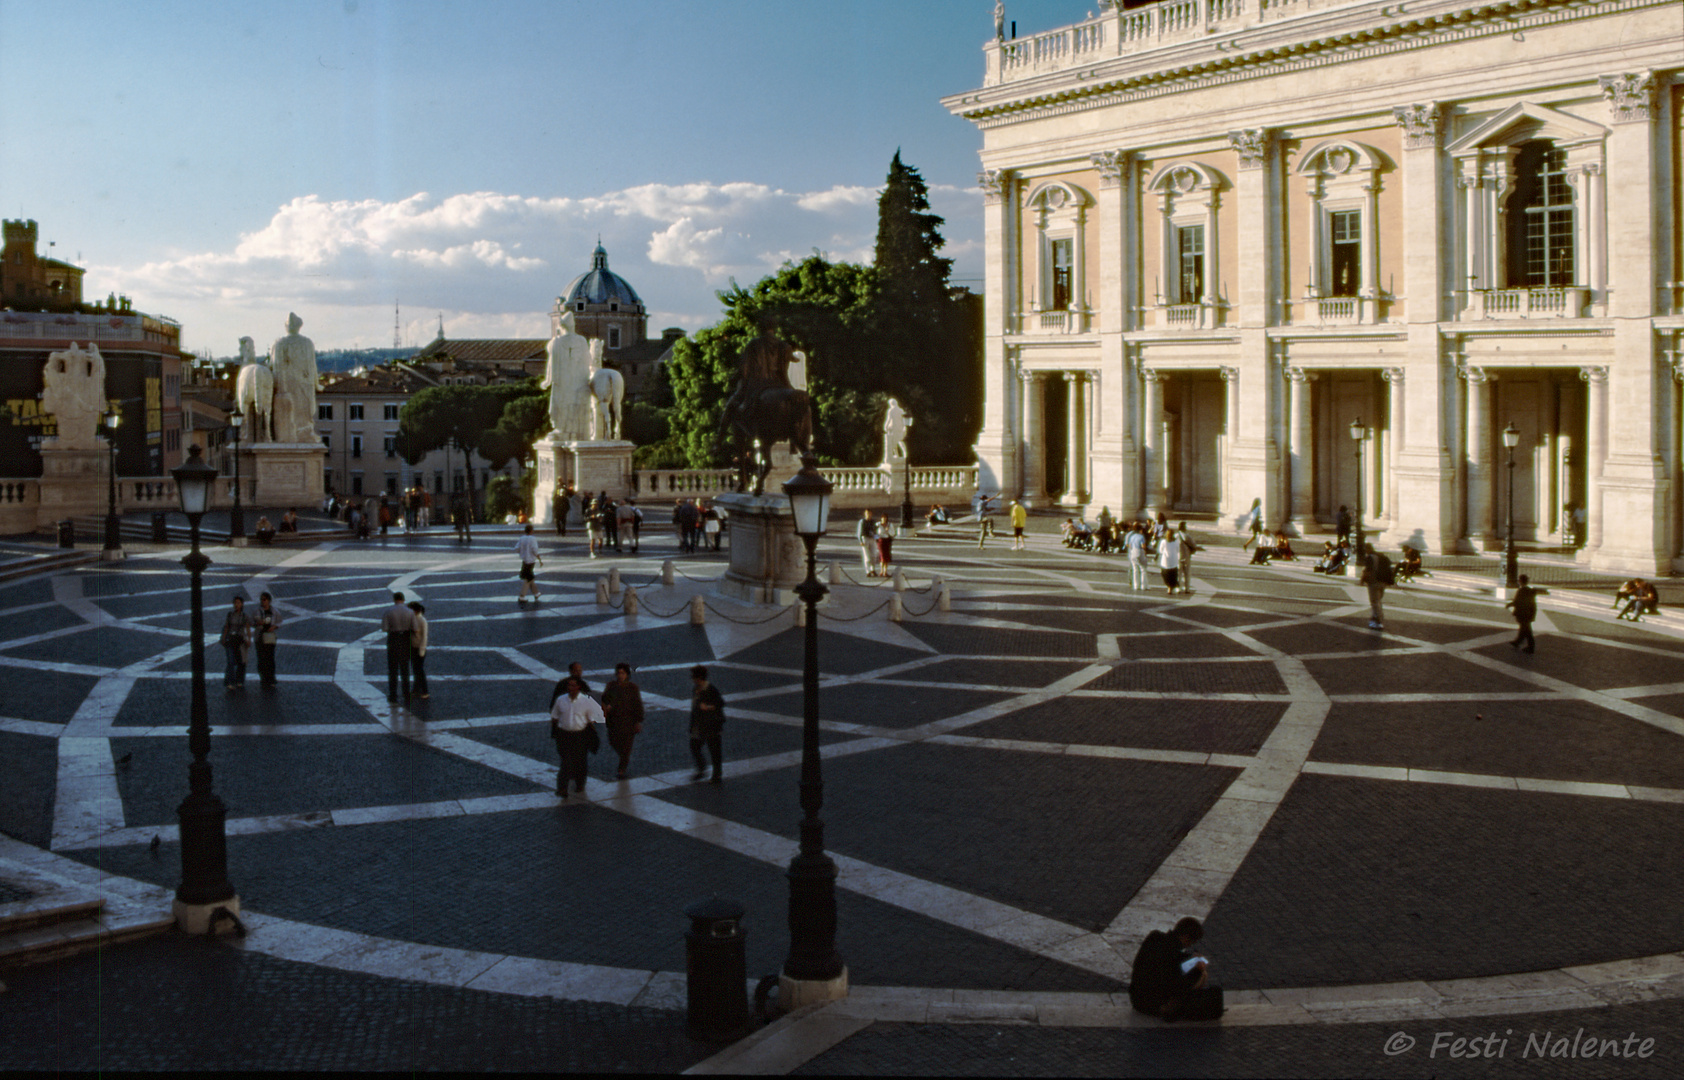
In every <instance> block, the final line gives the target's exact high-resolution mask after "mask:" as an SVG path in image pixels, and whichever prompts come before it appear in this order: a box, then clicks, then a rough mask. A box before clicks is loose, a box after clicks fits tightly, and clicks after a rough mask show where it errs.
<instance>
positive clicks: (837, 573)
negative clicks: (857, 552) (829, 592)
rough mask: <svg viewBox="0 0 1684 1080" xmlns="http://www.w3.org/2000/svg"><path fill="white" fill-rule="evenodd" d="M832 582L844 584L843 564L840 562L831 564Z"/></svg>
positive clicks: (833, 583)
mask: <svg viewBox="0 0 1684 1080" xmlns="http://www.w3.org/2000/svg"><path fill="white" fill-rule="evenodd" d="M830 583H831V584H832V585H840V584H842V564H841V563H839V562H833V563H831V564H830Z"/></svg>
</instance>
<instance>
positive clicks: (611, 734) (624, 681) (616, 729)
mask: <svg viewBox="0 0 1684 1080" xmlns="http://www.w3.org/2000/svg"><path fill="white" fill-rule="evenodd" d="M631 673H632V672H631V665H630V664H627V663H619V664H615V665H614V681H613V682H611V683H609V684H608V686H607V688H605V689H604V690H603V691H602V715H603V717H604V718H605V719H606V721H607V727H608V745H609V746H612V747H613V748H614V752H615V753H616V754H618V755H620V768H619V771H618V772H616V773H615V774H614V775H615V776H617V777H619V778H620V779H621V780H624V779H625V778H626V769H627V767H628V766H629V765H630V764H631V752H632V740H633V739H635V738H636V737H637V735H638V733H639V732H641V731H642V730H643V691H641V690H639V689H638V688H637V684H636V683H634V682H632V677H631Z"/></svg>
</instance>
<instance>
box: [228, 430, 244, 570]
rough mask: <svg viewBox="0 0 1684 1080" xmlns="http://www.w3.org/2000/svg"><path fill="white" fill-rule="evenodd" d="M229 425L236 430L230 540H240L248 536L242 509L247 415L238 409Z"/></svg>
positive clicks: (229, 523)
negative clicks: (242, 443)
mask: <svg viewBox="0 0 1684 1080" xmlns="http://www.w3.org/2000/svg"><path fill="white" fill-rule="evenodd" d="M228 423H229V425H230V426H231V427H233V429H234V509H233V512H232V513H231V514H230V515H229V517H228V539H230V540H238V539H241V538H243V537H244V536H245V535H246V515H245V512H244V511H242V510H241V509H240V429H241V428H243V427H245V425H246V414H245V413H243V412H240V411H239V410H237V409H236V410H235V412H234V415H232V416H230V417H229V418H228Z"/></svg>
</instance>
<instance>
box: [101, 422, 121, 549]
mask: <svg viewBox="0 0 1684 1080" xmlns="http://www.w3.org/2000/svg"><path fill="white" fill-rule="evenodd" d="M104 420H105V439H106V442H107V443H109V444H110V447H111V470H110V472H111V475H110V479H109V483H108V484H107V486H106V507H105V553H104V557H105V558H107V559H114V558H119V557H121V555H122V554H123V532H122V522H121V520H120V519H119V518H118V517H117V427H118V425H119V424H121V423H122V422H123V413H122V410H120V409H118V408H117V407H116V406H112V407H111V408H109V409H107V410H106V412H105V417H104Z"/></svg>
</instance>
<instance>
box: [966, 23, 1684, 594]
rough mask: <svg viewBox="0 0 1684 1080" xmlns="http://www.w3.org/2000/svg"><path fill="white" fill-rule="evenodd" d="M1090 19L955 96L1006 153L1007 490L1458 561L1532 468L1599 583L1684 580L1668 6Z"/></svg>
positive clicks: (1679, 267) (1000, 169) (1683, 127)
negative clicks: (1370, 535)
mask: <svg viewBox="0 0 1684 1080" xmlns="http://www.w3.org/2000/svg"><path fill="white" fill-rule="evenodd" d="M1071 7H1072V13H1073V14H1074V13H1076V11H1077V8H1078V7H1079V5H1076V4H1074V3H1073V4H1072V5H1071ZM1100 8H1101V11H1100V13H1099V15H1098V16H1097V17H1095V18H1092V19H1089V20H1087V21H1084V22H1079V23H1076V24H1074V25H1071V26H1066V27H1063V28H1061V29H1058V30H1053V31H1050V32H1048V33H1044V34H1036V35H1033V36H1030V37H1026V38H1022V39H1017V40H1013V41H991V42H989V43H988V44H986V45H985V46H984V48H983V53H984V61H985V66H986V70H985V74H984V78H983V85H982V86H981V87H980V88H978V89H976V90H974V91H970V92H967V93H964V94H959V95H955V96H953V97H950V98H947V99H945V101H944V102H943V103H944V104H945V105H946V106H947V107H948V108H949V109H950V110H951V111H952V112H954V113H955V114H956V115H958V116H961V117H964V118H966V119H968V120H970V121H971V122H973V123H974V124H976V125H977V127H978V128H979V129H980V130H981V132H982V136H983V149H982V152H981V163H982V166H983V172H982V173H981V175H980V182H981V185H982V189H983V193H984V196H985V202H986V206H985V210H984V213H985V244H986V305H987V316H986V320H987V324H986V325H987V329H986V335H987V337H986V350H985V356H986V359H985V364H986V380H987V406H986V415H985V421H984V427H983V431H982V434H981V436H980V439H979V442H978V446H977V453H978V458H979V462H980V464H981V467H982V472H983V475H982V478H981V480H980V483H981V486H982V487H983V488H984V489H992V488H998V489H1003V490H1005V491H1006V492H1007V493H1008V494H1009V495H1012V496H1021V497H1023V498H1024V499H1025V500H1026V501H1027V502H1030V503H1032V504H1046V503H1063V504H1066V505H1069V506H1071V507H1073V508H1084V509H1085V508H1091V509H1092V510H1093V511H1097V510H1098V509H1099V507H1101V506H1108V507H1109V508H1110V509H1111V510H1112V511H1113V512H1114V513H1119V512H1120V513H1124V514H1135V513H1141V512H1146V513H1155V512H1158V511H1163V512H1165V513H1170V514H1179V513H1207V514H1217V515H1221V516H1222V517H1223V518H1224V519H1237V517H1238V516H1239V515H1241V514H1243V513H1245V512H1246V511H1247V510H1248V509H1249V508H1250V506H1251V505H1252V503H1253V500H1255V499H1260V500H1262V505H1263V509H1264V519H1265V521H1266V522H1267V523H1268V525H1269V526H1270V527H1271V528H1273V527H1277V526H1286V527H1291V528H1298V529H1308V528H1314V527H1316V526H1318V525H1320V526H1324V527H1325V526H1326V525H1328V524H1329V523H1331V522H1332V521H1333V520H1334V518H1335V516H1336V515H1337V513H1338V510H1339V507H1340V506H1341V505H1348V506H1350V507H1352V508H1353V509H1355V508H1356V507H1357V506H1358V505H1359V504H1360V505H1361V507H1362V508H1363V511H1364V516H1365V518H1366V519H1367V520H1368V522H1369V523H1370V525H1371V526H1372V527H1374V528H1375V529H1377V530H1381V531H1382V532H1383V534H1384V542H1386V543H1388V544H1396V543H1401V542H1411V543H1414V544H1417V545H1420V546H1424V547H1426V548H1428V549H1429V550H1433V551H1456V550H1481V549H1489V548H1493V547H1496V546H1499V545H1500V544H1501V542H1502V537H1503V532H1504V527H1505V519H1506V512H1505V511H1506V503H1507V499H1508V498H1509V497H1510V493H1511V490H1510V487H1509V483H1510V478H1511V477H1512V484H1513V489H1512V498H1513V503H1514V522H1515V529H1516V532H1517V535H1518V536H1520V537H1522V538H1524V539H1535V540H1538V541H1541V542H1546V543H1559V542H1562V541H1563V540H1565V539H1567V538H1568V537H1566V536H1564V534H1563V520H1564V519H1565V518H1568V517H1570V515H1571V513H1572V511H1573V510H1576V509H1578V508H1584V509H1585V510H1586V512H1587V514H1586V517H1587V520H1586V525H1587V528H1585V529H1584V530H1582V535H1580V536H1578V537H1577V538H1576V540H1577V542H1578V544H1579V545H1580V546H1581V548H1582V550H1581V554H1580V558H1581V559H1582V560H1584V561H1586V562H1588V563H1590V564H1592V565H1595V566H1599V567H1604V568H1608V569H1622V570H1633V571H1639V572H1643V573H1654V572H1657V571H1665V570H1667V569H1669V568H1671V567H1673V566H1675V565H1679V566H1684V563H1680V562H1678V559H1679V556H1680V555H1681V554H1684V549H1681V545H1684V407H1681V403H1680V392H1679V379H1680V378H1684V351H1681V337H1684V257H1681V251H1684V236H1681V234H1680V216H1681V215H1680V201H1681V196H1680V176H1681V175H1684V85H1681V79H1680V72H1679V69H1680V66H1681V60H1684V54H1681V46H1680V41H1681V38H1680V21H1679V10H1680V9H1679V6H1678V4H1677V3H1676V0H1674V2H1660V0H1618V2H1615V3H1609V4H1600V5H1586V4H1583V3H1578V2H1576V0H1514V2H1504V3H1498V4H1496V5H1493V4H1491V3H1489V2H1487V0H1477V2H1476V0H1424V2H1422V3H1411V4H1409V5H1407V6H1405V5H1399V4H1388V3H1382V2H1377V0H1343V2H1342V0H1322V2H1317V3H1310V2H1308V0H1267V2H1264V3H1258V2H1257V0H1243V2H1241V0H1235V2H1228V0H1224V2H1221V3H1218V2H1217V0H1209V2H1208V3H1206V2H1203V0H1164V2H1161V3H1155V4H1145V5H1138V6H1136V5H1130V6H1128V7H1127V8H1126V9H1125V8H1124V7H1123V5H1120V4H1117V3H1114V2H1103V3H1101V4H1100ZM1510 425H1513V429H1514V432H1515V435H1514V436H1513V437H1514V438H1515V439H1516V441H1517V442H1518V445H1517V447H1516V448H1515V450H1514V451H1513V454H1514V467H1513V469H1512V470H1511V469H1509V468H1508V467H1507V463H1508V457H1507V453H1508V452H1507V450H1506V447H1505V443H1504V440H1503V432H1504V431H1505V429H1508V428H1509V426H1510ZM1353 432H1354V433H1355V434H1356V435H1358V436H1362V438H1360V439H1357V438H1353Z"/></svg>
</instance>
